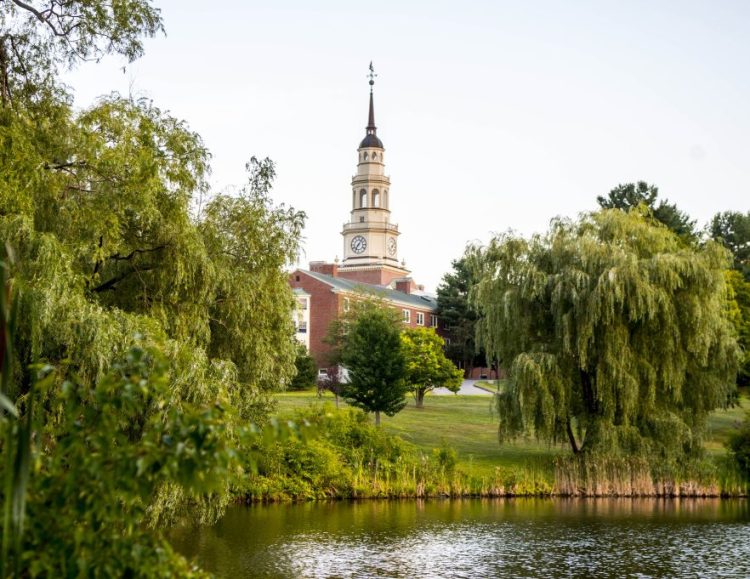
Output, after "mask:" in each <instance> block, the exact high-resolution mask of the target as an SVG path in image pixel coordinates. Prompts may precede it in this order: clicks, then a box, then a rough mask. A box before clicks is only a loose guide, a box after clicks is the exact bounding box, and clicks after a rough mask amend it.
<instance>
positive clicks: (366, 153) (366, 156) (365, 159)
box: [365, 153, 367, 161]
mask: <svg viewBox="0 0 750 579" xmlns="http://www.w3.org/2000/svg"><path fill="white" fill-rule="evenodd" d="M365 161H367V153H365Z"/></svg>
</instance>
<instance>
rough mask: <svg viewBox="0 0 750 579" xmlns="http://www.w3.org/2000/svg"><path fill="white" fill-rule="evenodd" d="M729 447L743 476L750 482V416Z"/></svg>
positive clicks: (733, 437) (731, 439) (729, 443)
mask: <svg viewBox="0 0 750 579" xmlns="http://www.w3.org/2000/svg"><path fill="white" fill-rule="evenodd" d="M727 446H728V447H729V450H730V452H731V453H732V455H733V456H734V460H735V461H736V463H737V466H738V467H739V469H740V471H741V472H742V474H743V475H744V476H745V478H746V479H748V480H750V416H748V417H747V418H746V419H745V421H744V422H743V423H742V424H741V425H740V428H739V430H737V432H735V433H733V434H732V436H731V437H730V438H729V442H728V443H727Z"/></svg>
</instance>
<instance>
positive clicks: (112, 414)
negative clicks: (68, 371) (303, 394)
mask: <svg viewBox="0 0 750 579" xmlns="http://www.w3.org/2000/svg"><path fill="white" fill-rule="evenodd" d="M168 376H169V364H168V363H167V362H166V361H165V360H164V359H163V357H162V356H161V355H160V354H159V353H158V352H157V351H145V350H142V349H139V348H134V349H132V350H131V351H130V352H128V353H127V355H126V356H125V358H124V360H122V361H115V363H113V364H112V366H111V368H110V370H109V372H108V373H107V374H106V375H105V376H103V377H102V379H100V380H99V381H98V382H97V383H96V384H95V385H93V386H92V385H91V384H80V383H77V382H65V383H64V385H63V388H62V391H61V392H60V393H59V397H58V398H57V402H58V403H59V405H60V407H59V409H58V412H59V416H58V417H57V420H55V421H54V422H52V423H50V422H48V424H47V436H50V435H51V436H52V438H53V440H54V441H55V442H54V444H52V445H49V443H48V442H46V441H45V442H42V441H40V440H39V439H37V440H36V441H35V442H34V443H33V446H34V447H35V452H34V455H35V456H34V461H35V463H36V466H35V468H34V472H33V473H32V475H31V477H30V479H29V500H28V511H29V517H28V529H27V531H26V534H25V541H24V543H25V544H24V548H25V550H26V551H27V552H30V553H33V556H28V554H27V556H26V557H24V558H23V559H22V561H21V562H20V563H21V573H20V575H19V576H30V575H34V576H36V575H42V576H48V577H70V576H80V575H86V576H97V575H102V576H111V577H122V576H134V575H139V576H173V575H180V576H192V575H199V573H196V572H195V570H191V566H190V565H189V564H188V563H187V561H185V560H184V559H183V558H182V557H181V556H180V555H178V554H176V553H175V552H174V551H173V550H172V548H171V547H170V545H169V543H168V542H167V540H166V537H165V536H164V534H163V533H162V532H161V531H159V530H157V529H149V528H146V527H145V526H144V525H143V524H142V521H143V520H144V519H145V518H146V509H147V508H148V505H149V502H150V500H151V497H152V496H153V495H154V494H155V493H157V492H159V489H161V488H162V487H163V486H164V485H165V484H176V485H179V486H180V487H181V488H182V489H184V491H185V492H186V493H189V494H191V495H192V494H195V496H197V497H198V496H203V495H205V494H206V493H211V492H217V491H221V489H222V488H223V487H224V485H225V480H226V479H227V478H228V477H230V475H231V472H232V470H234V469H237V468H239V467H240V465H239V464H238V461H237V457H238V453H237V452H236V450H237V447H238V446H241V444H240V443H239V440H238V439H244V438H247V443H249V442H250V441H251V440H252V438H251V437H252V435H251V433H250V432H249V431H246V430H244V431H235V432H234V433H233V435H232V436H228V432H227V429H228V428H230V425H231V424H232V421H231V420H227V415H228V414H231V413H232V409H231V407H229V406H226V407H225V406H218V405H215V406H213V407H203V406H200V405H193V404H190V403H184V404H183V405H182V406H181V407H180V408H179V409H177V408H172V409H170V410H169V411H167V412H166V413H158V412H144V409H148V408H149V407H151V406H153V405H158V404H159V403H160V401H161V400H164V399H165V398H167V396H168V394H167V393H168V390H169V389H170V387H171V386H170V381H169V378H168ZM45 447H46V448H45ZM71 533H73V534H74V535H75V539H74V540H73V539H72V538H71Z"/></svg>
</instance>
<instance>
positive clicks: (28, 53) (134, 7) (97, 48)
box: [0, 0, 163, 107]
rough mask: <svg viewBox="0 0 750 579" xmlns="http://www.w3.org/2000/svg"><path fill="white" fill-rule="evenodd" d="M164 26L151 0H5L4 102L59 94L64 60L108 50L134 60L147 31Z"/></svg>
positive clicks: (0, 24)
mask: <svg viewBox="0 0 750 579" xmlns="http://www.w3.org/2000/svg"><path fill="white" fill-rule="evenodd" d="M162 31H163V25H162V21H161V16H160V14H159V10H158V9H157V8H154V7H153V6H152V5H151V2H149V1H148V0H119V1H118V2H103V1H102V0H45V1H40V0H24V1H21V0H0V104H1V105H2V107H6V106H14V107H18V106H23V105H24V101H27V102H29V101H31V102H39V101H40V100H44V99H45V98H46V97H49V96H52V95H58V96H59V95H60V94H61V87H60V86H59V85H57V84H56V78H57V74H58V72H59V69H60V67H61V66H72V65H74V64H76V63H77V62H80V61H84V60H99V59H101V58H102V57H104V56H105V55H108V54H118V55H122V56H124V57H125V58H126V59H127V60H128V61H129V62H132V61H133V60H135V59H136V58H138V57H140V56H141V55H142V54H143V37H144V36H154V35H155V34H157V33H158V32H162Z"/></svg>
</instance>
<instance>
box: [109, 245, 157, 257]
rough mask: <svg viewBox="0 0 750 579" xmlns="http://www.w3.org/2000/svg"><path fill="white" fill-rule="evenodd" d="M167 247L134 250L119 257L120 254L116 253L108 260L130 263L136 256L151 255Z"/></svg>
mask: <svg viewBox="0 0 750 579" xmlns="http://www.w3.org/2000/svg"><path fill="white" fill-rule="evenodd" d="M167 245H169V244H167V243H164V244H162V245H157V246H156V247H151V248H149V249H134V250H133V251H131V252H130V253H128V254H127V255H120V252H117V253H113V254H112V255H110V256H109V259H113V260H115V261H130V260H131V259H133V258H134V257H135V256H136V255H138V254H141V253H153V252H154V251H159V250H160V249H164V248H165V247H167Z"/></svg>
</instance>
